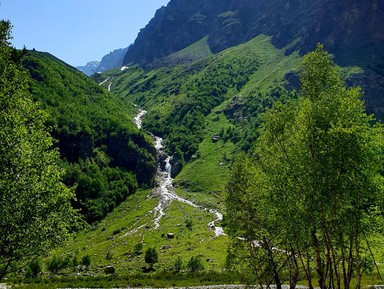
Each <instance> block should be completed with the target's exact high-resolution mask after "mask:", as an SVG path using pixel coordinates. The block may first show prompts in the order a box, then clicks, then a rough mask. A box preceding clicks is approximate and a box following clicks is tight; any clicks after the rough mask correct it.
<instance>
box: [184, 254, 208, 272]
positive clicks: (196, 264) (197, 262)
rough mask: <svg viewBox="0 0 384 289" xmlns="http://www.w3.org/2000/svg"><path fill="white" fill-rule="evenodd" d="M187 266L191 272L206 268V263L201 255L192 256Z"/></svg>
mask: <svg viewBox="0 0 384 289" xmlns="http://www.w3.org/2000/svg"><path fill="white" fill-rule="evenodd" d="M187 268H188V270H189V271H190V272H199V271H203V270H204V265H203V263H202V262H201V259H200V257H198V256H192V257H191V259H190V260H189V261H188V265H187Z"/></svg>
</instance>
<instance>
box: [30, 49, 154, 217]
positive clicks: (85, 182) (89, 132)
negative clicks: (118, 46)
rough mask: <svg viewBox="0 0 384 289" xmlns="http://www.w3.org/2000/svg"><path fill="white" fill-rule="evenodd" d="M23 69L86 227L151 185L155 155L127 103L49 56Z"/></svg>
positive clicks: (36, 54) (34, 57)
mask: <svg viewBox="0 0 384 289" xmlns="http://www.w3.org/2000/svg"><path fill="white" fill-rule="evenodd" d="M23 65H24V67H25V68H26V69H27V70H28V71H29V72H30V74H31V77H32V81H31V83H30V91H31V94H32V95H33V96H34V97H35V98H36V100H38V101H39V102H41V103H42V105H43V107H44V108H45V109H46V110H47V111H48V113H49V119H48V123H47V125H48V126H50V127H51V128H52V136H53V137H54V138H56V139H57V140H58V143H57V147H58V149H59V151H60V155H61V157H62V159H63V160H65V164H64V165H65V166H66V167H67V176H66V179H65V181H66V183H67V184H68V185H73V184H75V183H77V189H76V194H77V199H78V202H77V203H76V204H75V205H76V206H77V207H79V208H81V209H82V210H83V213H84V215H85V216H86V219H87V220H88V221H91V222H92V221H95V220H99V219H101V218H102V217H104V216H105V215H106V213H107V212H109V211H111V210H112V209H113V208H114V207H115V206H117V205H118V204H119V203H120V202H121V201H122V200H124V199H125V198H126V197H127V196H128V195H130V194H132V193H134V192H135V190H136V188H137V184H139V185H146V186H151V185H152V184H153V178H154V174H155V171H156V167H157V165H156V161H155V149H154V148H153V145H152V140H151V139H150V138H149V137H146V136H145V135H144V134H143V133H142V132H139V131H138V130H137V128H136V126H135V125H134V123H133V122H132V117H133V115H134V114H135V110H136V109H135V108H134V107H133V106H132V105H131V104H130V103H125V102H123V101H122V100H121V99H119V98H118V97H116V96H114V95H112V94H110V93H108V92H107V91H106V90H104V89H103V88H101V87H100V86H99V85H98V84H97V83H95V82H94V81H92V80H91V79H89V78H87V77H86V76H85V75H84V74H82V73H81V72H79V71H77V70H76V69H74V68H73V67H71V66H69V65H67V64H65V63H64V62H62V61H60V60H58V59H56V58H55V57H53V56H51V55H49V54H47V53H39V52H29V53H28V54H27V55H26V56H25V57H24V59H23Z"/></svg>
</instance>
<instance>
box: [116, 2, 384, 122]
mask: <svg viewBox="0 0 384 289" xmlns="http://www.w3.org/2000/svg"><path fill="white" fill-rule="evenodd" d="M383 19H384V1H382V0H363V1H362V0H337V1H334V0H316V1H315V0H193V1H191V0H171V1H170V3H169V4H168V6H167V7H163V8H161V9H159V10H158V11H157V13H156V15H155V17H154V18H153V19H152V20H151V21H150V23H149V24H148V25H147V26H146V27H145V28H144V29H142V30H141V31H140V33H139V35H138V37H137V39H136V41H135V43H134V44H133V45H132V46H131V47H129V49H128V52H127V53H126V54H125V57H124V60H123V64H125V65H126V64H132V63H134V64H139V65H141V66H147V65H150V64H152V63H153V62H154V61H158V60H159V59H162V58H164V57H166V56H168V55H170V54H172V53H174V52H177V51H179V50H181V49H183V48H185V47H187V46H189V45H191V44H193V43H195V42H196V41H198V40H200V39H202V38H203V37H206V36H208V44H209V47H210V49H211V51H212V52H213V53H217V52H220V51H222V50H224V49H226V48H229V47H232V46H235V45H238V44H241V43H244V42H247V41H248V40H250V39H252V38H254V37H256V36H257V35H259V34H266V35H269V36H271V39H272V43H273V44H274V45H275V46H276V47H278V48H282V47H285V46H287V45H288V44H291V43H295V45H294V46H293V47H291V48H290V51H296V50H298V51H299V52H300V53H301V54H304V53H306V52H308V51H310V50H314V49H315V47H316V45H317V44H318V43H322V44H324V46H325V49H326V50H328V51H329V52H330V53H332V54H333V55H334V56H335V58H334V60H335V62H336V63H337V64H339V65H342V66H348V65H350V66H352V65H356V66H360V67H362V68H363V70H364V74H361V75H359V76H356V77H355V78H354V79H353V84H358V85H360V86H362V87H363V90H364V93H365V95H366V96H365V98H366V105H367V109H368V112H369V113H375V114H376V115H377V116H378V117H384V20H383ZM290 51H287V53H290Z"/></svg>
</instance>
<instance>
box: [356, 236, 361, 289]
mask: <svg viewBox="0 0 384 289" xmlns="http://www.w3.org/2000/svg"><path fill="white" fill-rule="evenodd" d="M355 249H356V283H357V284H356V289H360V288H361V267H360V245H359V238H358V237H357V233H356V236H355Z"/></svg>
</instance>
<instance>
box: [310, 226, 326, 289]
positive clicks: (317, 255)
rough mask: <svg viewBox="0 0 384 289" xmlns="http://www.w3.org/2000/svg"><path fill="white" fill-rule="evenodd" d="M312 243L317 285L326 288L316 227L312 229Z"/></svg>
mask: <svg viewBox="0 0 384 289" xmlns="http://www.w3.org/2000/svg"><path fill="white" fill-rule="evenodd" d="M312 244H313V249H314V250H315V258H316V273H317V278H318V281H319V287H320V289H326V288H325V280H324V270H323V264H322V260H321V251H320V244H319V240H318V239H317V236H316V229H314V230H313V231H312Z"/></svg>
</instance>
